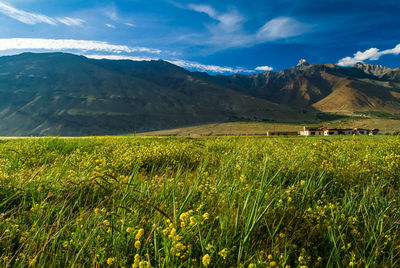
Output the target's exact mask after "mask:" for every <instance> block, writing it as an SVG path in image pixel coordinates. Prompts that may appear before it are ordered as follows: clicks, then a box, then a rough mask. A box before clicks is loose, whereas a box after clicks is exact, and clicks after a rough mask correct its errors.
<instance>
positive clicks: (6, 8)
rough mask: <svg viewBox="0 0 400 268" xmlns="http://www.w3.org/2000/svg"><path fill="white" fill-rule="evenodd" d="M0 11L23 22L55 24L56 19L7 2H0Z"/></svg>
mask: <svg viewBox="0 0 400 268" xmlns="http://www.w3.org/2000/svg"><path fill="white" fill-rule="evenodd" d="M0 13H3V14H4V15H6V16H8V17H10V18H13V19H16V20H18V21H20V22H22V23H25V24H36V23H47V24H51V25H56V24H57V23H56V20H55V19H53V18H50V17H48V16H45V15H42V14H37V13H30V12H26V11H23V10H19V9H16V8H15V7H12V6H10V5H8V4H5V3H2V2H0Z"/></svg>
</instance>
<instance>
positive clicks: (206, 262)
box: [201, 254, 211, 267]
mask: <svg viewBox="0 0 400 268" xmlns="http://www.w3.org/2000/svg"><path fill="white" fill-rule="evenodd" d="M201 262H202V263H203V265H204V266H206V267H207V266H208V265H210V263H211V257H210V255H208V254H206V255H204V256H203V258H202V260H201Z"/></svg>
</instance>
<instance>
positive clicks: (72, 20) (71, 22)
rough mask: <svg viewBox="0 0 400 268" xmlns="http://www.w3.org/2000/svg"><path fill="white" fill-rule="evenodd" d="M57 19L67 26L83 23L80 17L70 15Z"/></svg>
mask: <svg viewBox="0 0 400 268" xmlns="http://www.w3.org/2000/svg"><path fill="white" fill-rule="evenodd" d="M57 20H58V21H59V22H61V23H62V24H65V25H67V26H82V24H83V23H85V21H84V20H82V19H77V18H70V17H64V18H57Z"/></svg>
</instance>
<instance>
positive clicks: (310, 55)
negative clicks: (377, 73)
mask: <svg viewBox="0 0 400 268" xmlns="http://www.w3.org/2000/svg"><path fill="white" fill-rule="evenodd" d="M398 14H400V1H399V0H379V1H376V0H362V1H360V0H351V1H349V0H323V1H322V0H321V1H318V0H252V1H248V0H229V1H228V0H218V1H217V0H215V1H196V0H193V1H191V0H186V1H179V0H118V1H100V0H68V1H60V0H0V56H4V55H13V54H19V53H22V52H55V51H62V52H69V53H75V54H79V55H85V56H87V57H90V58H98V59H99V58H108V59H131V60H153V59H154V60H156V59H163V60H166V61H169V62H171V63H173V64H176V65H179V66H181V67H184V68H187V69H189V70H194V71H205V72H208V73H211V74H217V73H223V74H229V73H256V72H265V71H271V70H272V71H279V70H282V69H286V68H290V67H292V66H294V65H296V64H297V62H298V61H299V60H300V59H306V60H307V61H308V62H309V63H334V64H338V65H340V66H352V65H354V64H355V63H357V62H365V63H370V64H378V65H384V66H387V67H389V68H396V67H400V62H399V59H400V55H399V54H400V27H399V25H400V16H399V15H398Z"/></svg>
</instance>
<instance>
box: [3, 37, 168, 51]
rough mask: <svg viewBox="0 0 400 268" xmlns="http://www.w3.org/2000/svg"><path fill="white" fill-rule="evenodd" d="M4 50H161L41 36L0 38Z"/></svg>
mask: <svg viewBox="0 0 400 268" xmlns="http://www.w3.org/2000/svg"><path fill="white" fill-rule="evenodd" d="M5 50H57V51H62V50H81V51H82V50H83V51H103V52H113V53H121V52H126V53H132V52H142V53H152V54H160V53H161V50H159V49H152V48H146V47H129V46H125V45H113V44H109V43H107V42H102V41H92V40H73V39H41V38H3V39H0V51H5Z"/></svg>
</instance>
